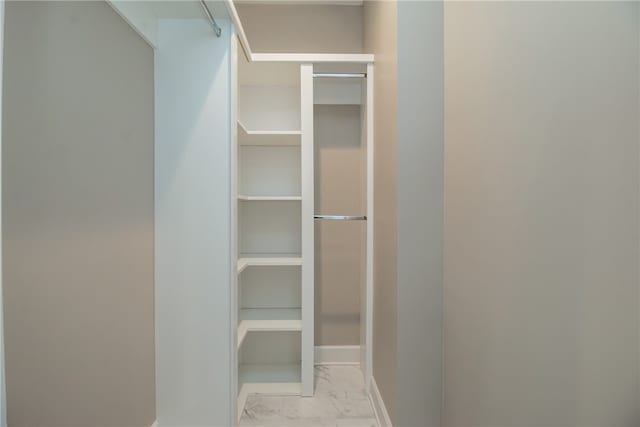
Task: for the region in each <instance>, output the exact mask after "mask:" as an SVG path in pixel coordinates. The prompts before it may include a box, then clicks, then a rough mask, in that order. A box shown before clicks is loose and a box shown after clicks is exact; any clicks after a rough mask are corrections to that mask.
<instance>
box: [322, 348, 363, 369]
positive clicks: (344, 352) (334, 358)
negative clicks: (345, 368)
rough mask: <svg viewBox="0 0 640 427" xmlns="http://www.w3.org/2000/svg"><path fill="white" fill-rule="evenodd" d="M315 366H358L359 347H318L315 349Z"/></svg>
mask: <svg viewBox="0 0 640 427" xmlns="http://www.w3.org/2000/svg"><path fill="white" fill-rule="evenodd" d="M315 364H316V365H359V364H360V346H359V345H319V346H316V348H315Z"/></svg>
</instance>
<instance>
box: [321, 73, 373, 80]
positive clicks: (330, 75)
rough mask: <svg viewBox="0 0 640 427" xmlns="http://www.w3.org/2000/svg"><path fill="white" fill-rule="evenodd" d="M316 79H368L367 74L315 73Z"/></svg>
mask: <svg viewBox="0 0 640 427" xmlns="http://www.w3.org/2000/svg"><path fill="white" fill-rule="evenodd" d="M313 77H314V78H322V79H324V78H348V79H361V78H366V77H367V73H313Z"/></svg>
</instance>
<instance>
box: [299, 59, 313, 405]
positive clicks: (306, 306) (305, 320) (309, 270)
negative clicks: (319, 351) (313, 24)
mask: <svg viewBox="0 0 640 427" xmlns="http://www.w3.org/2000/svg"><path fill="white" fill-rule="evenodd" d="M300 110H301V128H302V139H301V149H300V156H301V164H302V209H301V214H302V340H301V341H302V343H301V345H302V349H301V354H302V365H301V370H302V372H301V378H302V395H303V396H313V389H314V384H313V381H314V376H313V369H314V221H313V213H314V182H313V179H314V177H313V64H302V65H301V66H300Z"/></svg>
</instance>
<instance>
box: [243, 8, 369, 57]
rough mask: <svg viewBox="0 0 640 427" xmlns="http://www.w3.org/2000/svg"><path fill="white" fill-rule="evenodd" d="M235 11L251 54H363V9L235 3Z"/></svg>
mask: <svg viewBox="0 0 640 427" xmlns="http://www.w3.org/2000/svg"><path fill="white" fill-rule="evenodd" d="M236 8H237V9H238V15H240V19H241V20H242V26H243V28H244V30H245V32H246V34H247V38H248V39H249V44H250V45H251V50H252V51H253V52H263V53H282V52H284V53H360V52H362V48H363V38H362V34H363V18H362V6H343V5H335V4H334V5H319V4H315V5H300V4H269V5H260V4H236Z"/></svg>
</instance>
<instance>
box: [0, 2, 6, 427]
mask: <svg viewBox="0 0 640 427" xmlns="http://www.w3.org/2000/svg"><path fill="white" fill-rule="evenodd" d="M4 3H5V2H0V156H1V153H2V150H1V148H2V120H1V118H2V101H1V100H2V59H3V57H4V55H3V46H4V42H3V39H4ZM1 163H2V162H1V161H0V170H2V167H1ZM1 218H2V198H1V197H0V222H1ZM1 241H2V230H1V227H0V255H1V253H2V250H1ZM0 271H2V262H0ZM1 276H2V275H1V273H0V426H2V427H4V426H6V425H7V398H6V384H5V372H4V310H3V309H2V306H3V304H2V277H1Z"/></svg>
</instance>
